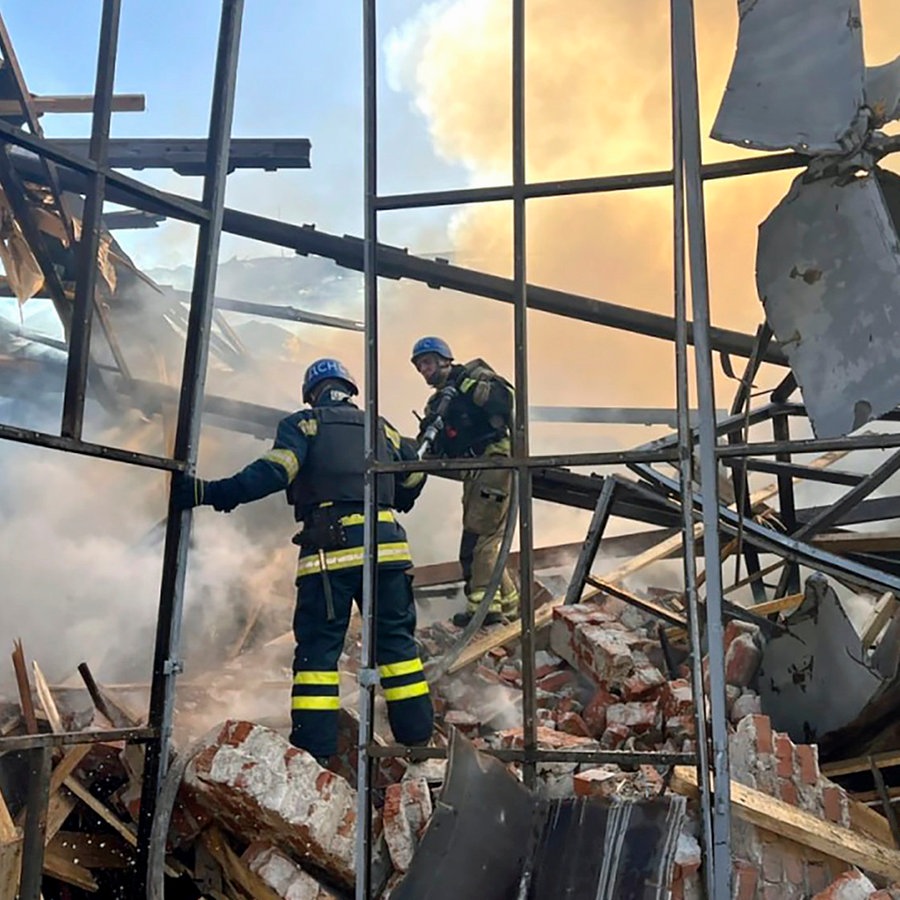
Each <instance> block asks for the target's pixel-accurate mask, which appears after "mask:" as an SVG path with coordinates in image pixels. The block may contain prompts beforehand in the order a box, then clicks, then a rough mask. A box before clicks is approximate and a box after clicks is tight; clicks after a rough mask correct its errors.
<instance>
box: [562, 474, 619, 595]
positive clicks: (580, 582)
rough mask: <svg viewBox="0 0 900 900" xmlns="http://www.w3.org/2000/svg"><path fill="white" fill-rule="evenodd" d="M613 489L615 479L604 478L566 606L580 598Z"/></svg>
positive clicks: (609, 507)
mask: <svg viewBox="0 0 900 900" xmlns="http://www.w3.org/2000/svg"><path fill="white" fill-rule="evenodd" d="M615 491H616V480H615V479H614V478H611V477H609V478H604V479H603V487H602V488H601V489H600V496H599V497H598V498H597V505H596V506H595V507H594V514H593V516H591V524H590V525H589V526H588V530H587V535H586V537H585V539H584V543H583V544H582V545H581V551H580V552H579V554H578V561H577V562H576V563H575V569H574V570H573V571H572V577H571V579H570V581H569V586H568V588H567V589H566V599H565V601H564V602H565V604H566V605H567V606H571V605H572V604H573V603H577V602H578V601H579V600H580V599H581V594H582V591H584V581H585V579H586V578H587V576H588V575H589V574H590V572H591V566H592V565H593V564H594V559H595V557H596V556H597V550H598V549H599V547H600V541H601V540H602V539H603V532H604V531H605V530H606V523H607V522H608V521H609V516H610V513H611V511H612V504H613V499H614V496H615Z"/></svg>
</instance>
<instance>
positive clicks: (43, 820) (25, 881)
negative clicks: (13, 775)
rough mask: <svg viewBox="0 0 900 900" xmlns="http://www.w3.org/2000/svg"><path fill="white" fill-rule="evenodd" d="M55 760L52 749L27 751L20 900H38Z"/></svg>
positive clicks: (47, 747) (41, 748)
mask: <svg viewBox="0 0 900 900" xmlns="http://www.w3.org/2000/svg"><path fill="white" fill-rule="evenodd" d="M52 760H53V757H52V755H51V749H50V747H49V746H41V747H35V748H33V749H31V750H29V751H28V763H29V768H28V795H27V799H26V807H25V808H26V809H27V810H28V813H27V815H26V817H25V838H24V840H23V842H22V876H21V882H20V893H19V900H39V898H40V896H41V871H42V869H43V868H44V836H45V835H46V833H47V802H48V800H49V799H50V769H51V764H52Z"/></svg>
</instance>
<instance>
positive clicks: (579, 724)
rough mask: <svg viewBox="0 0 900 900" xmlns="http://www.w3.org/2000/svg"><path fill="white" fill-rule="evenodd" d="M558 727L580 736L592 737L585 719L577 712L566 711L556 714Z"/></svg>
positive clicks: (567, 732)
mask: <svg viewBox="0 0 900 900" xmlns="http://www.w3.org/2000/svg"><path fill="white" fill-rule="evenodd" d="M556 727H557V728H558V729H559V730H560V731H563V732H565V733H566V734H576V735H578V736H579V737H586V738H589V737H592V735H591V733H590V731H589V730H588V727H587V725H586V724H585V722H584V719H582V718H581V716H579V715H578V713H575V712H564V713H562V714H560V713H557V715H556Z"/></svg>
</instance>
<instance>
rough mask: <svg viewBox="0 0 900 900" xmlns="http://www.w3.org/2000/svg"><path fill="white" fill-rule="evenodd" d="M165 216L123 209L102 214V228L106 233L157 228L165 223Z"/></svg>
mask: <svg viewBox="0 0 900 900" xmlns="http://www.w3.org/2000/svg"><path fill="white" fill-rule="evenodd" d="M165 221H166V217H165V216H159V215H155V214H153V213H148V212H144V211H143V210H140V209H123V210H120V211H118V212H108V213H104V214H103V227H104V228H105V229H106V230H107V231H116V230H119V229H125V230H128V229H134V228H158V227H159V224H160V222H165Z"/></svg>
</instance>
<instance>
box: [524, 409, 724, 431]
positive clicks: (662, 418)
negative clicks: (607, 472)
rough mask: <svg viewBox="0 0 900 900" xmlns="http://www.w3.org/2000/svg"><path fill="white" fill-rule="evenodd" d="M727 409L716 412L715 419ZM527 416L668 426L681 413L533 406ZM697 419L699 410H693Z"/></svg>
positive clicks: (660, 410) (575, 421) (672, 425)
mask: <svg viewBox="0 0 900 900" xmlns="http://www.w3.org/2000/svg"><path fill="white" fill-rule="evenodd" d="M726 413H727V410H717V412H716V416H717V417H719V416H720V415H724V414H726ZM528 415H529V416H530V418H531V421H532V422H567V423H571V424H582V423H591V424H598V425H668V426H669V427H671V428H674V427H675V426H676V425H677V424H678V414H677V412H676V410H674V409H662V408H659V407H651V406H531V407H529V409H528ZM690 415H691V419H692V420H695V419H696V417H697V411H696V410H691V414H690Z"/></svg>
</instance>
